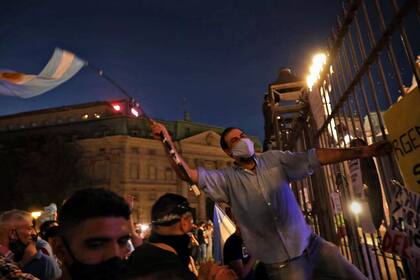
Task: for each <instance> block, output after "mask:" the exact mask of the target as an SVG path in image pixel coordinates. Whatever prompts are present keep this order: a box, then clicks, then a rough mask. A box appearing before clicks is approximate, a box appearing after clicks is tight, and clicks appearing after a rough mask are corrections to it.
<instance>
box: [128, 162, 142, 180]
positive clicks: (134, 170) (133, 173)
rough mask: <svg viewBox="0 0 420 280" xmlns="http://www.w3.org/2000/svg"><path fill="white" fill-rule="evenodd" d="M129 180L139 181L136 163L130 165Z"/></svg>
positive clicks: (138, 170) (138, 169)
mask: <svg viewBox="0 0 420 280" xmlns="http://www.w3.org/2000/svg"><path fill="white" fill-rule="evenodd" d="M130 179H140V168H139V165H138V163H132V164H130Z"/></svg>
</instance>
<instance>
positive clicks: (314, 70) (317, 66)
mask: <svg viewBox="0 0 420 280" xmlns="http://www.w3.org/2000/svg"><path fill="white" fill-rule="evenodd" d="M326 63H327V56H326V55H325V54H324V53H318V54H316V55H314V57H313V58H312V65H311V66H310V67H309V75H308V76H307V78H306V84H307V86H308V88H309V90H312V87H313V86H314V84H315V83H316V82H317V81H318V79H319V78H320V74H321V72H322V69H323V68H324V65H325V64H326Z"/></svg>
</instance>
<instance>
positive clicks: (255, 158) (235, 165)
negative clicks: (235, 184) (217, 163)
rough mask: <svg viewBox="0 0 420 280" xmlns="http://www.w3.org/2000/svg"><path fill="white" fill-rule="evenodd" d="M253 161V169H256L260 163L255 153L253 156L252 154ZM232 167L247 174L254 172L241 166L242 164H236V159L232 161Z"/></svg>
mask: <svg viewBox="0 0 420 280" xmlns="http://www.w3.org/2000/svg"><path fill="white" fill-rule="evenodd" d="M254 162H255V169H257V167H259V166H260V165H259V158H258V156H257V155H255V156H254ZM233 168H234V169H236V170H243V171H244V172H246V173H248V174H251V175H255V173H254V172H252V170H250V169H246V168H243V167H242V166H240V165H238V164H237V163H236V161H234V162H233Z"/></svg>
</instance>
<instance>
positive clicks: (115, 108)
mask: <svg viewBox="0 0 420 280" xmlns="http://www.w3.org/2000/svg"><path fill="white" fill-rule="evenodd" d="M112 108H114V110H115V111H117V112H119V111H121V105H119V104H113V105H112Z"/></svg>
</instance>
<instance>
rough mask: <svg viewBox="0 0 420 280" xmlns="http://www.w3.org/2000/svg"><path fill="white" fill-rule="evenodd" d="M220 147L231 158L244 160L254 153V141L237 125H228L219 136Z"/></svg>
mask: <svg viewBox="0 0 420 280" xmlns="http://www.w3.org/2000/svg"><path fill="white" fill-rule="evenodd" d="M220 147H221V148H222V149H223V151H224V152H225V153H226V154H227V155H228V156H230V157H231V158H233V159H235V160H238V161H246V160H249V159H251V158H252V157H253V156H254V155H255V150H254V142H252V140H251V139H249V137H248V136H247V135H246V134H245V132H243V131H242V130H241V129H240V128H237V127H228V128H226V129H225V130H224V131H223V132H222V135H221V136H220Z"/></svg>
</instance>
